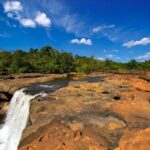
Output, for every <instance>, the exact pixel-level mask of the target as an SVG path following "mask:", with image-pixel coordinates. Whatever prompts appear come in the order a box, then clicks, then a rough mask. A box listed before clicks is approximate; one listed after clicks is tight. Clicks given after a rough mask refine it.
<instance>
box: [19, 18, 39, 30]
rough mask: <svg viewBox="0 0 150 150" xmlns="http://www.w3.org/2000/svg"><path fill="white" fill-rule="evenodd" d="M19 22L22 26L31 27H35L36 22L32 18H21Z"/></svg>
mask: <svg viewBox="0 0 150 150" xmlns="http://www.w3.org/2000/svg"><path fill="white" fill-rule="evenodd" d="M20 23H21V24H22V26H24V27H31V28H35V27H36V23H35V22H34V20H32V19H22V20H21V21H20Z"/></svg>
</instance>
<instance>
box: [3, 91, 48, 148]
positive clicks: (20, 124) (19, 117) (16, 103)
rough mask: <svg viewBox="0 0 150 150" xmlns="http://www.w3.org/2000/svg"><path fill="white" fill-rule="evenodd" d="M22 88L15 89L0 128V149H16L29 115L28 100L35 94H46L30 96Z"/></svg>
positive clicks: (43, 94)
mask: <svg viewBox="0 0 150 150" xmlns="http://www.w3.org/2000/svg"><path fill="white" fill-rule="evenodd" d="M24 90H25V89H21V90H18V91H16V92H15V94H14V96H13V97H12V99H11V102H10V108H9V110H8V112H7V116H6V119H5V122H4V124H3V125H2V128H1V129H0V150H17V149H18V145H19V142H20V139H21V136H22V132H23V130H24V129H25V127H26V124H27V120H28V116H29V107H30V100H32V99H34V98H35V97H37V96H45V95H46V94H45V93H40V94H36V95H32V96H31V95H27V94H25V92H24Z"/></svg>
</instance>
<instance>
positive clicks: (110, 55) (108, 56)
mask: <svg viewBox="0 0 150 150" xmlns="http://www.w3.org/2000/svg"><path fill="white" fill-rule="evenodd" d="M106 57H107V58H113V57H115V55H112V54H109V55H106Z"/></svg>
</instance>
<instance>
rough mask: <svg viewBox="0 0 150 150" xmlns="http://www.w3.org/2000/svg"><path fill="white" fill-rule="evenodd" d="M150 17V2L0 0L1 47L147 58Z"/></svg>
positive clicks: (120, 59) (149, 55) (95, 55)
mask: <svg viewBox="0 0 150 150" xmlns="http://www.w3.org/2000/svg"><path fill="white" fill-rule="evenodd" d="M149 15H150V0H76V1H75V0H74V1H73V0H0V48H1V49H6V50H15V49H23V50H26V51H27V50H29V48H31V47H32V48H40V47H42V46H45V45H51V46H53V47H55V48H57V49H60V50H66V51H69V52H72V53H73V54H78V55H86V56H94V57H95V58H97V59H106V58H109V59H112V60H115V61H122V62H127V61H129V60H130V59H136V60H137V61H144V60H149V59H150V16H149Z"/></svg>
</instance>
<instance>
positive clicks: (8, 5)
mask: <svg viewBox="0 0 150 150" xmlns="http://www.w3.org/2000/svg"><path fill="white" fill-rule="evenodd" d="M3 7H4V10H5V12H11V11H21V10H22V9H23V6H22V5H21V3H20V2H19V1H7V2H5V3H4V4H3Z"/></svg>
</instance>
